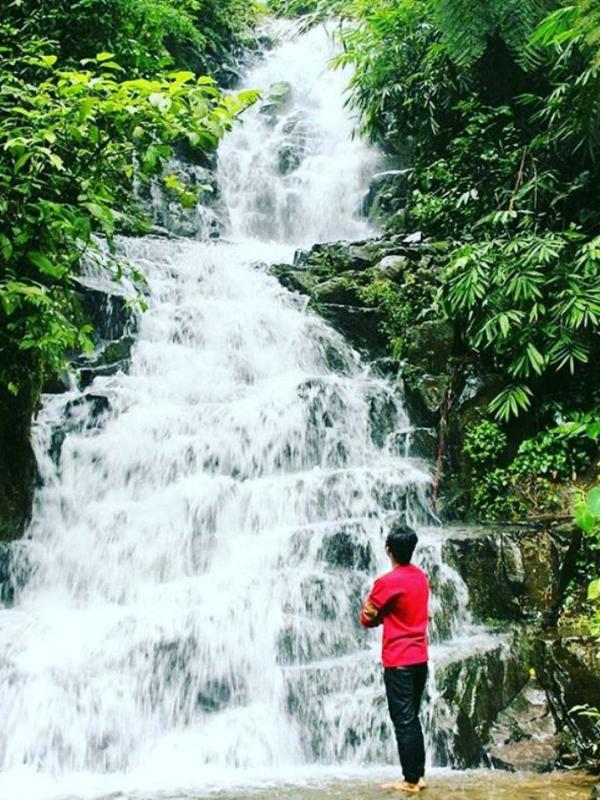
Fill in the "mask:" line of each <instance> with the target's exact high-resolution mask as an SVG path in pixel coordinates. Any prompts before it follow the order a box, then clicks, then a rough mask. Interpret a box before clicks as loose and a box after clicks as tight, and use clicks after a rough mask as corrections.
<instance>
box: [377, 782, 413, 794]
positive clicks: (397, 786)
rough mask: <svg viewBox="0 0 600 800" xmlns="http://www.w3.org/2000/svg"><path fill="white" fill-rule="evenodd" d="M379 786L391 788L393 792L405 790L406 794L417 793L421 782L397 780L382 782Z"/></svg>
mask: <svg viewBox="0 0 600 800" xmlns="http://www.w3.org/2000/svg"><path fill="white" fill-rule="evenodd" d="M381 788H382V789H392V790H393V791H395V792H405V793H406V794H418V793H419V792H420V791H421V784H420V783H408V781H399V782H398V783H384V784H383V786H382V787H381Z"/></svg>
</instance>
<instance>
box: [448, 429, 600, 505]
mask: <svg viewBox="0 0 600 800" xmlns="http://www.w3.org/2000/svg"><path fill="white" fill-rule="evenodd" d="M597 419H598V418H597V417H596V420H595V424H597ZM595 424H594V423H592V422H591V421H590V422H584V421H582V419H581V415H579V414H577V413H573V414H569V415H567V418H566V420H565V422H563V423H561V424H559V425H556V426H554V427H552V428H549V429H547V430H543V431H541V432H540V433H539V434H537V435H536V436H533V437H531V438H528V439H525V440H524V441H523V442H521V444H520V445H519V448H518V451H517V454H516V455H515V456H514V458H512V459H509V458H508V455H507V445H508V439H507V436H506V433H505V431H504V430H503V429H502V427H501V426H500V424H499V423H497V422H494V421H492V420H489V419H483V420H481V421H480V422H478V423H475V424H472V425H470V426H468V427H467V430H466V432H465V441H464V445H463V452H464V454H465V455H466V456H467V458H468V460H469V463H470V464H471V466H472V476H471V481H472V491H473V498H472V505H473V508H474V510H475V511H476V512H477V513H478V515H479V516H480V517H482V518H483V519H506V518H519V517H523V516H535V515H539V514H544V513H554V512H557V511H559V510H560V508H561V504H562V502H563V500H562V498H561V495H560V492H559V487H560V486H561V485H563V484H565V483H568V482H570V481H576V480H578V479H580V478H581V476H583V475H585V474H586V473H587V472H588V471H589V470H590V468H591V467H592V466H593V463H594V459H595V458H596V457H597V455H598V446H597V430H596V427H595Z"/></svg>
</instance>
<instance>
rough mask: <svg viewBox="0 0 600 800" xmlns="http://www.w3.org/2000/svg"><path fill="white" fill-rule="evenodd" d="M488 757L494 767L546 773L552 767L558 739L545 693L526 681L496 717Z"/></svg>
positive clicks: (555, 757) (533, 682)
mask: <svg viewBox="0 0 600 800" xmlns="http://www.w3.org/2000/svg"><path fill="white" fill-rule="evenodd" d="M490 743H491V747H490V748H489V755H490V758H491V760H492V763H493V765H494V766H495V767H499V768H500V769H509V770H513V771H514V770H526V771H528V772H548V771H549V770H551V769H552V768H553V767H554V766H555V764H556V759H557V753H558V744H559V738H558V735H557V731H556V725H555V722H554V719H553V717H552V714H551V712H550V707H549V705H548V699H547V696H546V694H545V692H544V691H543V690H542V689H541V688H540V687H539V686H538V685H537V684H536V683H535V681H533V680H530V681H529V683H528V684H527V685H526V686H525V687H524V688H523V689H522V690H521V691H520V692H519V694H517V695H516V697H515V698H514V699H513V700H512V702H511V703H510V705H508V706H507V707H506V708H505V709H504V710H503V711H501V712H500V714H499V715H498V717H497V719H496V721H495V723H494V725H493V726H492V733H491V740H490Z"/></svg>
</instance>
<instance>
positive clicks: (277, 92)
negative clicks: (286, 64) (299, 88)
mask: <svg viewBox="0 0 600 800" xmlns="http://www.w3.org/2000/svg"><path fill="white" fill-rule="evenodd" d="M291 102H292V84H291V83H289V82H288V81H278V82H277V83H272V84H271V86H269V88H268V90H267V92H266V94H265V96H264V98H263V101H262V103H261V106H260V113H261V114H266V115H267V116H271V117H274V116H277V115H279V114H281V113H283V112H284V111H286V110H287V109H288V108H289V106H290V103H291Z"/></svg>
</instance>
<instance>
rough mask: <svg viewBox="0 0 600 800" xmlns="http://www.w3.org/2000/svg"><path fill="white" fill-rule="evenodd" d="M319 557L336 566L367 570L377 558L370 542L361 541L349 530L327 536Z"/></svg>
mask: <svg viewBox="0 0 600 800" xmlns="http://www.w3.org/2000/svg"><path fill="white" fill-rule="evenodd" d="M318 558H321V559H322V560H323V561H325V562H326V563H327V564H330V565H331V566H334V567H341V568H343V569H357V570H363V571H365V572H366V571H368V570H370V569H371V567H372V566H373V563H374V560H375V556H374V553H373V550H372V548H371V546H370V544H369V543H368V542H366V543H364V542H360V541H359V540H357V538H356V537H355V536H353V535H352V533H350V532H349V531H337V532H336V533H334V534H332V535H331V536H329V537H327V538H326V540H325V542H324V543H323V546H322V547H321V549H320V550H319V553H318Z"/></svg>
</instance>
